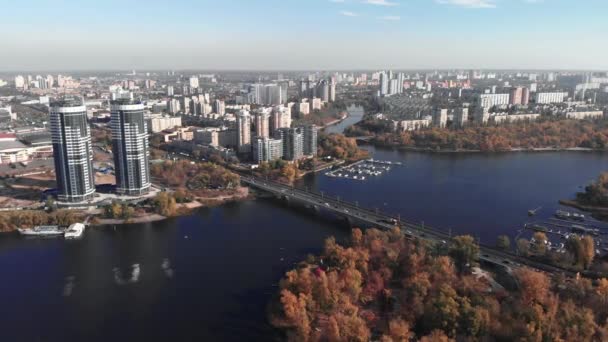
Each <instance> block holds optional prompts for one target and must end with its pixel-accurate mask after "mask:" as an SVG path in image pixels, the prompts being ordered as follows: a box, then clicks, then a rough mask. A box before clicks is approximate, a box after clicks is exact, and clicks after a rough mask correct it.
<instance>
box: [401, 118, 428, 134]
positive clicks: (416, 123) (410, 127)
mask: <svg viewBox="0 0 608 342" xmlns="http://www.w3.org/2000/svg"><path fill="white" fill-rule="evenodd" d="M432 123H433V120H432V119H431V118H430V117H426V118H424V119H415V120H401V121H394V126H395V129H396V130H398V131H417V130H419V129H422V128H426V127H430V126H431V124H432Z"/></svg>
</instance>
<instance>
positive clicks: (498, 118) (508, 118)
mask: <svg viewBox="0 0 608 342" xmlns="http://www.w3.org/2000/svg"><path fill="white" fill-rule="evenodd" d="M538 118H540V114H510V115H507V114H498V115H494V116H492V121H494V123H496V124H500V123H504V122H515V121H525V120H528V121H534V120H536V119H538Z"/></svg>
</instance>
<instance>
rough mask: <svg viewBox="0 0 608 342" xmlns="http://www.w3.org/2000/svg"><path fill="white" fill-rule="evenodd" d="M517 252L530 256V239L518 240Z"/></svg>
mask: <svg viewBox="0 0 608 342" xmlns="http://www.w3.org/2000/svg"><path fill="white" fill-rule="evenodd" d="M517 252H518V253H519V254H521V255H523V256H528V255H529V253H530V241H528V240H526V239H519V240H517Z"/></svg>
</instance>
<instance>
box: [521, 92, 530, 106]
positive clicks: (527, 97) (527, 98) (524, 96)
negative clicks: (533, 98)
mask: <svg viewBox="0 0 608 342" xmlns="http://www.w3.org/2000/svg"><path fill="white" fill-rule="evenodd" d="M529 103H530V89H528V88H524V89H523V91H522V94H521V104H522V105H524V106H527V105H528V104H529Z"/></svg>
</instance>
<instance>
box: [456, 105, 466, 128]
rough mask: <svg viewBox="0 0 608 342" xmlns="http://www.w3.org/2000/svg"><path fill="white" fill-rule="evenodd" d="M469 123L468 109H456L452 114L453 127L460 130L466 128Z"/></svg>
mask: <svg viewBox="0 0 608 342" xmlns="http://www.w3.org/2000/svg"><path fill="white" fill-rule="evenodd" d="M468 121H469V108H468V107H461V108H457V109H456V111H455V112H454V126H456V127H459V128H462V127H464V126H466V124H467V123H468Z"/></svg>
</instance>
